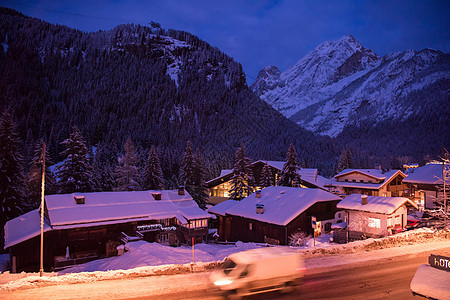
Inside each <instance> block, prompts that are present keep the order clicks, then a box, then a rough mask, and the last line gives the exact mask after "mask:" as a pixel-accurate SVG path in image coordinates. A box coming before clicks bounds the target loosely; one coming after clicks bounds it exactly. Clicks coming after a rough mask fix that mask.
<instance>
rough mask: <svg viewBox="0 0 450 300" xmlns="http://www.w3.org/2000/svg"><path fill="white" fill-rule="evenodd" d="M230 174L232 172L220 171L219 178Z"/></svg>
mask: <svg viewBox="0 0 450 300" xmlns="http://www.w3.org/2000/svg"><path fill="white" fill-rule="evenodd" d="M231 172H233V170H222V171H220V176H219V177H223V176H226V175H228V174H231Z"/></svg>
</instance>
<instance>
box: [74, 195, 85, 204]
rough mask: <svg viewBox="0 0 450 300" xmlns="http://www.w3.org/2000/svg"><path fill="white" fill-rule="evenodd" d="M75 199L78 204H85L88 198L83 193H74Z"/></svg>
mask: <svg viewBox="0 0 450 300" xmlns="http://www.w3.org/2000/svg"><path fill="white" fill-rule="evenodd" d="M73 199H75V203H76V204H85V203H86V198H85V197H84V196H83V195H74V196H73Z"/></svg>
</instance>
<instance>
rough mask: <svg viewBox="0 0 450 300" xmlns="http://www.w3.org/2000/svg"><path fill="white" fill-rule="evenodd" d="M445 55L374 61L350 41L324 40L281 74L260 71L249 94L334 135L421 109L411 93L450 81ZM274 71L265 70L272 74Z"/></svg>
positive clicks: (417, 53) (420, 53)
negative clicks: (257, 96)
mask: <svg viewBox="0 0 450 300" xmlns="http://www.w3.org/2000/svg"><path fill="white" fill-rule="evenodd" d="M449 66H450V63H449V55H448V54H444V53H442V52H439V51H435V50H430V49H425V50H422V51H414V50H409V51H405V52H399V53H392V54H388V55H386V56H384V57H382V58H380V57H378V56H377V55H376V54H375V53H373V52H372V51H371V50H370V49H367V48H364V47H363V46H362V45H361V43H359V42H358V41H357V40H355V39H354V38H353V37H352V36H350V35H349V36H344V37H342V38H341V39H339V40H337V41H331V42H330V41H327V42H323V43H322V44H320V45H319V46H318V47H317V48H316V49H314V50H313V51H312V52H310V53H309V54H308V55H306V56H305V57H304V58H302V59H301V60H299V61H298V62H297V63H296V64H294V65H293V66H292V67H290V68H289V69H287V70H286V71H284V72H282V73H281V74H280V75H279V77H276V76H267V74H268V72H267V71H265V70H267V68H264V69H263V70H262V71H261V72H260V74H259V75H258V78H257V80H256V82H255V83H254V84H253V85H252V86H251V88H252V90H253V91H254V92H255V93H256V94H257V95H259V96H260V97H261V99H263V100H264V101H266V102H267V103H269V104H270V105H272V106H273V107H274V108H275V109H277V110H279V111H280V112H281V113H282V114H284V115H285V116H286V117H289V118H290V119H292V120H293V121H295V122H297V123H298V124H300V125H302V126H304V127H306V128H307V129H310V130H312V131H314V132H316V133H320V134H324V135H330V136H336V135H338V134H339V133H340V132H342V130H343V128H344V127H345V126H346V125H349V124H359V122H360V121H362V120H367V119H369V120H373V122H375V123H376V122H378V121H381V120H385V119H400V120H404V119H406V118H407V117H409V116H411V115H413V114H415V113H417V112H418V111H419V110H420V103H417V101H412V100H411V99H410V94H411V93H412V92H415V91H419V90H421V89H423V88H424V87H426V86H429V85H431V84H434V83H436V82H438V81H440V80H444V81H447V82H448V79H449V78H450V71H449V70H450V68H449ZM273 68H276V67H270V69H273Z"/></svg>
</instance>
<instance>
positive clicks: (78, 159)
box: [56, 126, 94, 193]
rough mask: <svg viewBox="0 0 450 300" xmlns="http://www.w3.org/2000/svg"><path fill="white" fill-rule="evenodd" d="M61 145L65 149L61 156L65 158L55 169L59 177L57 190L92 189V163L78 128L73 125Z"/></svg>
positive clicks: (82, 190) (65, 191)
mask: <svg viewBox="0 0 450 300" xmlns="http://www.w3.org/2000/svg"><path fill="white" fill-rule="evenodd" d="M61 145H63V146H64V147H65V148H66V149H65V150H64V151H62V152H61V156H62V157H64V158H65V160H64V162H63V164H62V165H61V166H59V167H57V170H56V172H57V176H58V177H59V182H58V185H59V192H60V193H73V192H91V191H93V190H94V182H93V176H92V165H91V162H90V159H89V157H88V148H87V146H86V141H85V140H84V137H83V136H82V134H81V132H80V130H79V129H78V128H77V127H76V126H74V127H73V128H72V133H71V134H70V137H69V138H68V139H66V140H64V141H63V142H62V143H61Z"/></svg>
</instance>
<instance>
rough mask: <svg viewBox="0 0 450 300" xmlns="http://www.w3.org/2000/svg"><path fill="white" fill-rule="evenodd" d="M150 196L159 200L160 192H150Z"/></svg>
mask: <svg viewBox="0 0 450 300" xmlns="http://www.w3.org/2000/svg"><path fill="white" fill-rule="evenodd" d="M152 196H153V198H154V199H155V200H156V201H158V200H161V193H152Z"/></svg>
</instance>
